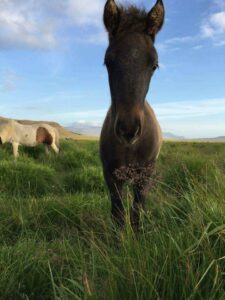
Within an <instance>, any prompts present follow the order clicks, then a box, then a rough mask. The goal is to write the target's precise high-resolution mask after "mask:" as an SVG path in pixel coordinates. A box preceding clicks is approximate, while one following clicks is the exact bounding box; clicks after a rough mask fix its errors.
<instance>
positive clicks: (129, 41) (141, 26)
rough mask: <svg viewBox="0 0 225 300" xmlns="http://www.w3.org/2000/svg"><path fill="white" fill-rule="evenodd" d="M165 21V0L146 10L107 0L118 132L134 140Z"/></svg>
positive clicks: (108, 54)
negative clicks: (148, 10)
mask: <svg viewBox="0 0 225 300" xmlns="http://www.w3.org/2000/svg"><path fill="white" fill-rule="evenodd" d="M163 21H164V6H163V2H162V0H157V2H156V4H155V6H154V7H153V8H152V9H151V10H150V12H146V11H143V10H139V9H137V8H136V7H133V6H131V7H128V8H123V7H118V6H117V5H116V3H115V1H114V0H108V1H107V2H106V5H105V10H104V24H105V27H106V29H107V31H108V34H109V47H108V49H107V51H106V54H105V65H106V67H107V70H108V75H109V84H110V90H111V97H112V111H113V115H114V118H115V124H114V126H115V127H114V128H115V134H116V136H117V137H118V138H119V140H120V141H121V142H124V143H129V144H133V143H135V142H136V141H137V140H138V138H139V136H140V135H141V133H142V127H143V118H144V115H143V107H144V102H145V97H146V94H147V92H148V89H149V83H150V80H151V77H152V75H153V73H154V71H155V70H156V69H157V67H158V56H157V52H156V49H155V47H154V40H155V36H156V34H157V33H158V31H159V30H160V29H161V27H162V25H163Z"/></svg>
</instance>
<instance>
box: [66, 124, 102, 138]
mask: <svg viewBox="0 0 225 300" xmlns="http://www.w3.org/2000/svg"><path fill="white" fill-rule="evenodd" d="M101 129H102V127H101V126H98V125H93V124H92V123H79V122H74V123H72V124H71V125H70V126H69V127H67V130H70V131H72V132H77V133H79V134H85V135H90V136H100V133H101Z"/></svg>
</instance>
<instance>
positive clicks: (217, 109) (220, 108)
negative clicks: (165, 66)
mask: <svg viewBox="0 0 225 300" xmlns="http://www.w3.org/2000/svg"><path fill="white" fill-rule="evenodd" d="M154 108H155V111H156V113H157V115H158V116H159V118H160V119H184V118H190V117H191V118H193V117H195V118H197V117H203V116H213V115H217V114H224V116H225V98H222V99H210V100H201V101H188V102H182V101H179V102H168V103H161V104H156V105H154ZM224 123H225V121H224Z"/></svg>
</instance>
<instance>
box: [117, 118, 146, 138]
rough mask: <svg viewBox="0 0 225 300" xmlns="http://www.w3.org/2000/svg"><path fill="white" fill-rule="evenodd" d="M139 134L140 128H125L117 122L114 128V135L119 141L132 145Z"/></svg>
mask: <svg viewBox="0 0 225 300" xmlns="http://www.w3.org/2000/svg"><path fill="white" fill-rule="evenodd" d="M140 132H141V127H140V126H139V125H138V126H135V127H132V126H130V127H126V126H125V125H124V124H123V123H120V122H118V124H117V127H116V135H117V136H118V137H119V139H120V140H122V141H124V142H127V143H132V142H133V141H134V140H135V139H136V138H137V137H138V136H139V135H140Z"/></svg>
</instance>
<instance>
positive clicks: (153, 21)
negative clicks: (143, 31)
mask: <svg viewBox="0 0 225 300" xmlns="http://www.w3.org/2000/svg"><path fill="white" fill-rule="evenodd" d="M164 18H165V9H164V5H163V1H162V0H157V2H156V4H155V6H153V8H152V9H151V10H150V12H149V13H148V16H147V33H148V34H149V35H151V36H152V37H153V39H154V38H155V35H156V34H157V33H158V32H159V30H160V29H161V28H162V26H163V23H164Z"/></svg>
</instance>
